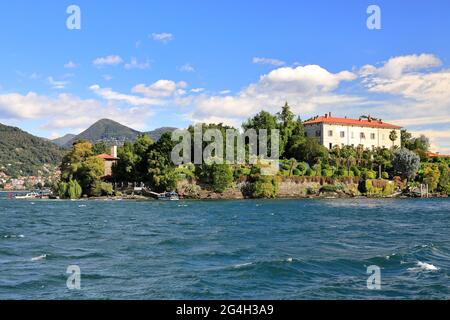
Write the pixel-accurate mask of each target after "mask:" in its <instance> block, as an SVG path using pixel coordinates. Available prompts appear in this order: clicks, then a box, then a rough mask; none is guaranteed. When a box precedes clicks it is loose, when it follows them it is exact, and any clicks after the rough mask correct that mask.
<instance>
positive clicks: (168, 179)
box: [146, 133, 177, 192]
mask: <svg viewBox="0 0 450 320" xmlns="http://www.w3.org/2000/svg"><path fill="white" fill-rule="evenodd" d="M174 146H175V142H173V141H172V135H171V133H164V134H163V135H162V136H161V138H160V139H159V140H158V142H156V143H154V144H153V145H152V146H151V147H150V150H149V152H148V153H147V157H146V158H147V165H148V167H147V168H148V169H147V175H146V182H147V184H148V185H149V186H150V187H151V188H152V189H153V190H155V191H157V192H165V191H174V190H175V188H176V182H177V180H176V177H177V175H176V173H175V165H174V164H173V162H172V160H171V152H172V149H173V148H174Z"/></svg>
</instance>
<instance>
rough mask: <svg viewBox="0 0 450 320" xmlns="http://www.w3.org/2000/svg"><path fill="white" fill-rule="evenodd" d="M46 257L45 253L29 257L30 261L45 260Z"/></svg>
mask: <svg viewBox="0 0 450 320" xmlns="http://www.w3.org/2000/svg"><path fill="white" fill-rule="evenodd" d="M46 258H47V255H46V254H43V255H40V256H38V257H34V258H31V261H40V260H45V259H46Z"/></svg>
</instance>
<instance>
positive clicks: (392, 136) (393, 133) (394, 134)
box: [389, 130, 398, 149]
mask: <svg viewBox="0 0 450 320" xmlns="http://www.w3.org/2000/svg"><path fill="white" fill-rule="evenodd" d="M397 138H398V134H397V131H395V130H392V131H391V133H390V134H389V140H391V141H392V149H394V147H395V145H394V143H395V141H397Z"/></svg>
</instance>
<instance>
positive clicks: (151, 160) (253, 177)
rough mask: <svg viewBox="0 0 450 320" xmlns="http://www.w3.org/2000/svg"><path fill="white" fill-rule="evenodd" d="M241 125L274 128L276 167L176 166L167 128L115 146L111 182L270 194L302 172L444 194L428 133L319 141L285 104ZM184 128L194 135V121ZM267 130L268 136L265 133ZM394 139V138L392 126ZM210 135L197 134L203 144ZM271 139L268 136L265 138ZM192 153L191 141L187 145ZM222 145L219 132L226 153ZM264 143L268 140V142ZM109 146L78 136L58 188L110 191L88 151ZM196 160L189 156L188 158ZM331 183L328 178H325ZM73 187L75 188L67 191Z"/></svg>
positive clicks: (381, 189) (445, 176)
mask: <svg viewBox="0 0 450 320" xmlns="http://www.w3.org/2000/svg"><path fill="white" fill-rule="evenodd" d="M242 127H243V128H244V129H255V130H260V129H268V130H270V129H278V130H279V132H280V155H281V159H280V170H279V171H278V173H276V174H272V175H265V174H262V170H266V169H267V167H270V161H269V162H264V161H265V160H263V159H260V161H258V163H257V164H256V165H249V164H247V165H246V164H244V165H243V164H240V165H230V164H228V163H227V162H225V163H215V162H214V161H211V160H213V159H214V157H216V156H217V155H215V154H212V155H211V156H212V157H213V158H211V159H202V160H203V164H201V165H194V164H192V163H190V164H184V165H180V166H176V165H174V163H173V162H172V160H171V152H172V150H173V149H174V146H175V145H176V144H177V142H174V141H172V139H171V134H170V133H164V134H162V136H161V138H160V139H159V140H158V141H157V142H154V140H152V139H151V138H150V137H149V136H148V135H146V134H141V135H138V136H137V138H136V139H135V140H134V141H133V142H125V143H124V144H123V146H121V147H119V149H118V157H119V158H120V160H119V161H118V163H117V164H116V165H115V166H114V167H113V177H112V179H113V181H114V182H117V183H125V184H127V183H134V184H137V185H139V184H141V183H143V184H145V185H146V186H147V187H149V188H150V189H151V190H153V191H157V192H165V191H174V190H176V189H177V182H178V181H190V182H191V183H192V184H193V185H202V187H205V188H207V189H210V190H212V191H214V192H218V193H223V192H225V191H226V190H227V189H228V188H230V187H236V186H238V185H239V186H240V187H241V188H243V191H244V193H245V194H246V195H247V196H249V197H254V198H272V197H276V196H277V194H278V190H279V182H280V179H282V177H293V178H294V177H305V178H308V179H310V180H311V179H326V181H331V182H332V181H340V180H342V179H349V180H350V181H356V182H358V181H359V186H360V190H362V191H363V192H364V193H366V194H370V195H390V194H392V193H393V192H394V190H395V189H396V188H398V187H399V186H405V185H406V183H409V184H411V185H414V184H417V183H425V184H428V185H429V188H430V191H437V192H442V193H448V190H449V161H448V159H445V158H434V159H429V158H427V152H428V148H429V142H428V139H427V138H426V137H423V136H422V137H419V138H412V136H411V135H410V134H409V133H408V132H407V131H405V130H403V131H402V132H401V138H402V146H401V148H397V147H394V146H392V147H389V148H373V149H365V148H364V147H363V146H361V145H360V146H355V147H354V146H334V147H333V148H332V149H331V150H329V149H327V148H325V147H324V146H322V145H321V144H319V142H318V141H317V139H315V138H311V137H306V136H305V133H304V128H303V123H302V121H301V119H300V118H299V117H296V116H295V115H294V114H293V113H292V111H291V109H290V107H289V105H288V104H285V105H284V106H283V108H282V109H281V111H280V112H279V113H277V114H271V113H268V112H266V111H261V112H260V113H258V114H256V115H255V116H254V117H252V118H251V119H249V120H248V121H246V122H245V123H243V125H242ZM202 128H203V132H205V130H207V129H218V130H219V131H220V132H221V133H222V134H223V136H224V137H225V136H226V134H225V132H226V130H227V129H232V127H229V126H225V125H223V124H204V125H203V126H202ZM188 131H189V132H190V134H191V138H192V141H194V131H195V127H194V126H190V127H189V128H188ZM269 137H270V135H269ZM390 139H391V140H392V142H393V144H394V141H396V139H398V137H397V134H396V133H394V132H392V133H391V134H390ZM211 142H212V141H205V140H203V145H202V150H204V149H205V148H206V147H207V146H210V144H211ZM270 143H271V141H270V139H269V144H270ZM191 148H192V149H191V153H192V155H193V154H194V145H193V144H192V146H191ZM226 148H227V145H226V143H225V139H224V145H223V149H224V155H225V154H226ZM268 149H270V146H269V147H268ZM106 150H107V144H105V143H99V144H97V145H95V146H94V147H92V145H91V144H90V143H88V142H81V143H79V144H77V145H75V146H74V147H73V150H72V151H71V152H70V153H69V154H68V155H67V156H66V157H65V158H64V161H63V166H62V169H63V174H62V180H63V182H64V183H65V184H66V185H62V187H61V193H63V194H66V196H78V193H79V192H77V190H76V188H75V187H74V186H72V188H70V182H71V181H76V182H77V183H79V185H80V187H81V189H82V191H83V194H87V195H110V194H112V190H111V189H110V187H109V185H105V184H103V183H101V182H99V174H100V167H101V163H100V162H99V159H96V158H95V157H93V155H94V154H98V153H103V152H106ZM192 159H194V157H192ZM327 184H329V182H327ZM344 188H345V187H344V186H343V185H325V186H322V187H320V188H318V189H317V190H313V189H312V188H311V194H316V193H318V192H331V191H330V190H332V191H339V190H343V189H344ZM70 190H73V191H70Z"/></svg>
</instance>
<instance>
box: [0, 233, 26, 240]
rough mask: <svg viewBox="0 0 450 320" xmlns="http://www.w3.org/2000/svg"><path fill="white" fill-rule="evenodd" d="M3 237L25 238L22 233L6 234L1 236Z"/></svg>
mask: <svg viewBox="0 0 450 320" xmlns="http://www.w3.org/2000/svg"><path fill="white" fill-rule="evenodd" d="M2 238H3V239H15V238H25V236H24V235H23V234H19V235H15V234H6V235H4V236H3V237H2Z"/></svg>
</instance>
